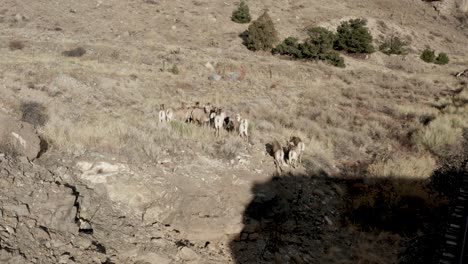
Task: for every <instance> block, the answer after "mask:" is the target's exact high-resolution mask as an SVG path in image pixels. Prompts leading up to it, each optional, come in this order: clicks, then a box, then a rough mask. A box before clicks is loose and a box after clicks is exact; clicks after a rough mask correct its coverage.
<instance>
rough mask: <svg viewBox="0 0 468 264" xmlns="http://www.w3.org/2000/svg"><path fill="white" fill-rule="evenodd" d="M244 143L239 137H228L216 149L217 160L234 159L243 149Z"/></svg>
mask: <svg viewBox="0 0 468 264" xmlns="http://www.w3.org/2000/svg"><path fill="white" fill-rule="evenodd" d="M244 145H245V144H244V142H243V141H242V139H241V138H239V137H228V138H227V139H225V140H224V141H223V142H222V143H220V144H219V145H218V146H217V147H216V154H217V157H218V158H222V159H226V160H231V159H234V158H236V157H237V156H238V155H239V154H240V153H241V151H242V150H244V149H245V146H244Z"/></svg>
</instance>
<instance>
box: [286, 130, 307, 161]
mask: <svg viewBox="0 0 468 264" xmlns="http://www.w3.org/2000/svg"><path fill="white" fill-rule="evenodd" d="M288 146H289V147H290V149H291V148H293V147H296V148H295V151H296V152H297V155H298V159H299V164H302V154H303V153H304V151H305V144H304V142H302V139H301V138H300V137H296V136H293V137H291V138H290V139H289V140H288Z"/></svg>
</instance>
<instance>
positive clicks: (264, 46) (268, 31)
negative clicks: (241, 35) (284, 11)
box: [245, 12, 278, 51]
mask: <svg viewBox="0 0 468 264" xmlns="http://www.w3.org/2000/svg"><path fill="white" fill-rule="evenodd" d="M276 42H278V32H277V31H276V29H275V26H274V24H273V21H272V20H271V18H270V16H269V15H268V13H267V12H264V13H263V14H262V15H261V16H260V17H259V18H258V19H257V20H256V21H254V22H252V24H250V26H249V29H248V35H247V39H246V40H245V45H246V46H247V48H248V49H250V50H253V51H257V50H271V49H272V48H273V45H274V44H275V43H276Z"/></svg>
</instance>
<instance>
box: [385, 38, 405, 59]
mask: <svg viewBox="0 0 468 264" xmlns="http://www.w3.org/2000/svg"><path fill="white" fill-rule="evenodd" d="M408 44H409V43H408V42H406V41H403V40H401V39H400V38H399V37H396V36H391V37H390V38H388V39H386V40H384V42H383V43H382V44H381V45H380V47H379V49H380V51H381V52H383V53H384V54H387V55H390V54H396V55H405V54H408V47H407V46H408Z"/></svg>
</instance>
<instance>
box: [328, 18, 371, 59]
mask: <svg viewBox="0 0 468 264" xmlns="http://www.w3.org/2000/svg"><path fill="white" fill-rule="evenodd" d="M366 24H367V22H366V20H364V19H351V20H349V21H344V22H342V23H341V24H340V25H339V26H338V28H337V34H336V40H335V42H334V48H335V49H336V50H343V51H346V52H349V53H372V52H374V46H373V45H372V35H371V33H370V32H369V29H368V28H367V27H366Z"/></svg>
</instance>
